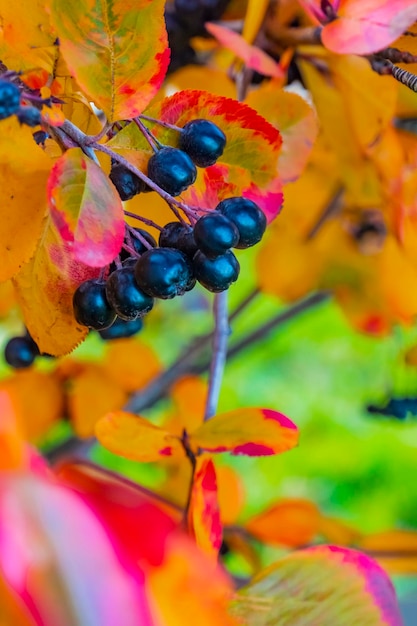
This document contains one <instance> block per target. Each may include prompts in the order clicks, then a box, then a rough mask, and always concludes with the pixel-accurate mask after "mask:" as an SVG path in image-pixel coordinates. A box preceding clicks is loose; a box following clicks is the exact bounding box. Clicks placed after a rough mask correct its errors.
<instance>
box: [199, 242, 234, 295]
mask: <svg viewBox="0 0 417 626" xmlns="http://www.w3.org/2000/svg"><path fill="white" fill-rule="evenodd" d="M193 269H194V274H195V276H196V278H197V280H198V282H199V283H201V284H202V285H203V287H205V288H206V289H208V291H212V292H214V293H218V292H219V291H225V290H226V289H228V288H229V287H230V285H231V284H232V283H234V282H235V281H236V280H237V278H238V276H239V271H240V265H239V261H238V260H237V258H236V257H235V255H234V254H233V252H231V251H230V250H228V251H227V252H225V253H224V254H222V255H220V256H218V257H216V258H215V259H209V258H208V257H206V256H205V254H203V253H202V252H200V251H198V252H197V253H196V255H195V257H194V259H193Z"/></svg>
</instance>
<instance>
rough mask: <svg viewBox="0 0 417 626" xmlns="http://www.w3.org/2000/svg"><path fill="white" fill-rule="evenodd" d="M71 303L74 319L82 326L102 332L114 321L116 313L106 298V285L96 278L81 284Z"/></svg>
mask: <svg viewBox="0 0 417 626" xmlns="http://www.w3.org/2000/svg"><path fill="white" fill-rule="evenodd" d="M72 303H73V307H74V316H75V319H76V320H77V322H78V323H79V324H82V326H88V327H89V328H93V329H94V330H104V329H105V328H108V327H109V326H111V325H112V324H113V322H114V321H115V319H116V313H115V312H114V311H113V309H112V308H111V306H110V304H109V303H108V301H107V298H106V283H105V282H104V281H103V280H100V279H98V278H95V279H94V278H93V279H91V280H86V281H85V282H83V283H81V285H80V286H79V287H78V289H77V291H76V292H75V293H74V297H73V300H72Z"/></svg>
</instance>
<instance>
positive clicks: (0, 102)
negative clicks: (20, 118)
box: [0, 80, 20, 120]
mask: <svg viewBox="0 0 417 626" xmlns="http://www.w3.org/2000/svg"><path fill="white" fill-rule="evenodd" d="M19 107H20V90H19V87H17V86H16V85H14V84H13V83H8V82H7V81H6V80H0V120H4V119H6V117H10V116H11V115H14V114H15V113H17V112H18V110H19Z"/></svg>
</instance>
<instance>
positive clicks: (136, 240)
mask: <svg viewBox="0 0 417 626" xmlns="http://www.w3.org/2000/svg"><path fill="white" fill-rule="evenodd" d="M132 230H133V232H131V236H130V239H127V240H126V239H125V242H126V243H128V245H129V246H130V247H131V248H133V249H134V250H135V252H136V253H137V255H138V256H139V255H141V254H143V253H144V252H146V250H149V247H147V246H146V245H145V244H144V242H143V241H142V240H143V239H144V240H145V241H147V242H148V243H149V245H150V246H152V248H155V247H156V241H155V239H154V237H152V235H151V233H148V231H147V230H144V229H143V228H134V229H132ZM135 233H136V234H137V235H139V237H136V236H135ZM130 256H131V253H130V252H128V251H127V250H125V249H124V248H122V249H121V251H120V259H121V261H124V260H125V259H127V258H128V257H130Z"/></svg>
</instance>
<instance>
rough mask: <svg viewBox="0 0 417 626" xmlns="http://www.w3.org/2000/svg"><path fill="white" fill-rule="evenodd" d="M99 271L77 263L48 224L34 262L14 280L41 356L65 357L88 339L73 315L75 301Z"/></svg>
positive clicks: (53, 228)
mask: <svg viewBox="0 0 417 626" xmlns="http://www.w3.org/2000/svg"><path fill="white" fill-rule="evenodd" d="M97 275H98V270H97V269H95V268H91V267H88V266H87V265H84V264H83V263H81V262H78V261H76V260H75V259H74V258H73V257H72V255H71V250H70V248H69V246H68V244H67V243H65V242H64V241H63V240H62V238H61V236H60V235H59V233H58V231H57V230H56V228H55V226H54V225H53V224H52V223H51V221H48V222H47V224H46V228H45V231H44V233H43V236H42V239H41V241H40V242H39V245H38V248H37V250H36V252H35V254H34V256H33V258H32V259H31V260H30V261H29V263H26V265H24V266H23V267H22V269H21V270H20V272H19V273H18V274H17V275H16V276H15V277H14V278H13V283H14V285H15V288H16V294H17V298H18V302H19V304H20V306H21V308H22V312H23V315H24V317H25V323H26V326H27V327H28V329H29V332H30V334H31V336H32V337H33V339H34V340H35V341H36V343H37V344H38V347H39V349H40V351H41V352H46V353H47V354H52V355H54V356H62V355H63V354H67V353H68V352H71V350H73V349H74V348H75V347H76V346H77V345H78V344H79V343H81V341H82V340H83V339H84V338H85V337H86V335H87V333H88V329H87V328H86V327H85V326H80V325H79V324H78V323H77V322H76V320H75V318H74V315H73V309H72V298H73V295H74V292H75V290H76V289H77V287H78V286H79V285H80V284H81V283H82V282H83V281H85V280H89V279H90V278H95V277H97Z"/></svg>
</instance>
